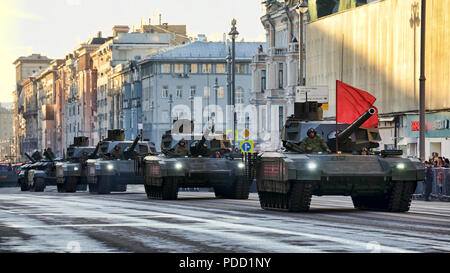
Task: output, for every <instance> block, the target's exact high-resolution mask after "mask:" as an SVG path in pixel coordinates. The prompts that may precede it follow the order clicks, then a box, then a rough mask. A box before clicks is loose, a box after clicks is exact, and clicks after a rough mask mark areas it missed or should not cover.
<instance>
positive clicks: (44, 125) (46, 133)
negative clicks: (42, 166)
mask: <svg viewBox="0 0 450 273" xmlns="http://www.w3.org/2000/svg"><path fill="white" fill-rule="evenodd" d="M62 63H63V60H54V61H52V62H51V63H50V66H48V67H47V69H45V70H44V71H43V72H42V73H41V74H39V75H38V76H37V77H36V89H37V90H36V97H37V122H38V126H37V128H38V129H37V130H38V134H37V136H38V139H37V143H38V149H39V150H44V149H47V148H51V149H52V150H53V151H55V150H56V146H55V143H56V128H55V104H56V81H57V78H58V70H57V68H58V66H59V65H61V64H62Z"/></svg>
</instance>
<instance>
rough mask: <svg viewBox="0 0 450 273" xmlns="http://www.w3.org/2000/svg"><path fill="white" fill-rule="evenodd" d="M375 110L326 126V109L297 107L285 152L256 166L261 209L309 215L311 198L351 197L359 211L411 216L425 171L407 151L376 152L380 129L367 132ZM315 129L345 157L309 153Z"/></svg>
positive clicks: (285, 132)
mask: <svg viewBox="0 0 450 273" xmlns="http://www.w3.org/2000/svg"><path fill="white" fill-rule="evenodd" d="M374 113H375V109H369V110H368V111H367V112H366V113H364V114H363V115H362V116H361V117H360V118H358V119H357V120H356V121H355V122H354V123H353V124H351V125H347V124H338V130H337V132H336V123H335V122H334V121H323V112H322V109H321V104H318V103H316V102H307V103H296V104H295V114H294V115H293V116H291V117H289V118H288V120H287V122H286V124H285V126H284V128H283V130H282V135H281V138H282V141H283V146H284V148H283V150H282V151H278V152H264V153H261V154H259V155H258V156H257V157H256V159H253V160H250V162H254V168H255V170H254V171H253V172H250V173H254V175H255V176H256V181H257V188H258V193H259V199H260V204H261V207H262V208H263V209H266V210H284V211H289V212H301V211H308V210H309V208H310V202H311V197H312V196H313V195H315V196H324V195H344V196H351V197H352V200H353V204H354V207H355V208H357V209H362V210H378V211H388V212H406V211H408V210H409V208H410V203H411V198H412V194H413V193H414V191H415V188H416V186H417V181H420V180H423V178H424V169H423V167H422V164H421V162H420V161H419V160H417V159H409V158H403V157H402V156H401V155H402V153H401V151H381V152H372V153H371V154H369V155H360V153H359V151H361V150H362V149H364V150H368V151H370V150H371V149H373V148H376V147H378V146H379V144H378V142H379V141H380V136H379V133H378V129H377V128H370V129H369V128H361V127H360V126H361V125H362V124H363V123H364V122H365V121H367V120H368V119H369V118H370V117H371V116H372V115H373V114H374ZM310 128H315V130H316V132H317V134H319V135H320V136H322V138H323V139H324V140H326V141H327V144H328V146H329V148H330V149H331V150H335V149H336V146H337V147H338V149H339V152H338V153H337V154H336V153H334V154H328V153H304V151H303V149H301V143H302V140H303V139H305V137H306V135H307V134H306V133H307V131H308V130H309V129H310Z"/></svg>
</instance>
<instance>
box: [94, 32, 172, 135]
mask: <svg viewBox="0 0 450 273" xmlns="http://www.w3.org/2000/svg"><path fill="white" fill-rule="evenodd" d="M129 30H130V29H129V28H128V26H114V28H113V34H114V37H113V38H112V39H110V40H108V41H107V42H106V43H104V44H103V45H101V46H100V47H99V48H98V49H97V50H96V51H95V52H93V53H92V54H91V57H92V60H93V66H94V69H95V70H97V123H96V125H97V126H96V128H97V129H98V136H99V138H100V139H101V138H102V137H106V136H107V131H108V130H109V129H113V128H117V127H118V126H119V120H120V116H119V115H120V105H119V104H120V92H118V90H116V89H115V88H114V86H113V82H112V81H111V77H112V75H113V74H114V69H115V67H116V66H117V65H119V64H123V63H126V62H127V61H131V60H139V59H141V58H144V57H145V56H147V55H152V54H155V53H156V52H158V50H159V49H161V48H163V47H168V46H169V45H170V43H171V38H172V35H171V34H169V33H163V34H152V33H139V32H136V33H128V32H129Z"/></svg>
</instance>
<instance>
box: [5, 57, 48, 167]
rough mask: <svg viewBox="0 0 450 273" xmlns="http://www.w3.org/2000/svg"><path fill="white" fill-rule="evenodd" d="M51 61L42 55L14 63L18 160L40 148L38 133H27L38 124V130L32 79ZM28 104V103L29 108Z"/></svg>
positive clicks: (35, 98) (22, 58)
mask: <svg viewBox="0 0 450 273" xmlns="http://www.w3.org/2000/svg"><path fill="white" fill-rule="evenodd" d="M51 61H52V60H51V59H49V58H47V57H45V56H42V55H40V54H32V55H30V56H26V57H20V58H18V59H17V60H16V61H15V62H14V63H13V65H14V66H15V68H16V90H14V92H13V97H14V102H13V104H14V109H13V113H14V116H13V123H14V150H15V156H16V159H17V160H22V159H23V158H24V153H25V152H32V149H37V148H38V143H37V139H38V136H37V135H36V136H34V133H36V132H34V133H33V132H31V131H28V133H27V129H28V130H31V128H32V127H33V126H32V124H35V123H36V129H37V116H36V115H35V114H34V111H36V114H37V97H36V93H35V92H36V91H35V90H34V86H33V84H34V83H33V81H34V79H33V78H31V77H32V76H35V75H39V73H40V71H42V70H44V69H46V68H47V67H48V65H49V64H50V62H51ZM26 79H28V80H26ZM25 84H26V85H27V90H28V91H27V96H25V93H26V92H25V90H24V85H25ZM26 99H27V100H26ZM26 103H28V108H27V107H26V106H27V105H26ZM32 109H34V110H32ZM27 110H28V111H27ZM27 135H28V137H27ZM33 137H36V138H33Z"/></svg>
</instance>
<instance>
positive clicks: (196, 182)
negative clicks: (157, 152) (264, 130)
mask: <svg viewBox="0 0 450 273" xmlns="http://www.w3.org/2000/svg"><path fill="white" fill-rule="evenodd" d="M144 162H145V167H144V168H145V171H144V172H145V185H146V190H147V195H148V197H149V198H151V199H177V194H178V189H179V188H190V187H198V188H214V190H215V193H216V196H217V197H223V198H231V199H247V198H248V192H249V188H250V185H249V183H248V180H247V179H246V176H245V172H244V167H245V166H244V164H243V163H242V159H240V158H235V159H231V158H206V157H205V158H200V157H198V158H197V157H195V158H193V157H191V158H169V157H165V156H151V157H146V158H145V160H144ZM168 184H171V186H170V187H171V189H170V191H171V192H172V193H171V194H169V196H163V195H161V194H158V193H159V191H162V190H163V188H164V187H167V185H168ZM175 192H176V193H175Z"/></svg>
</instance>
